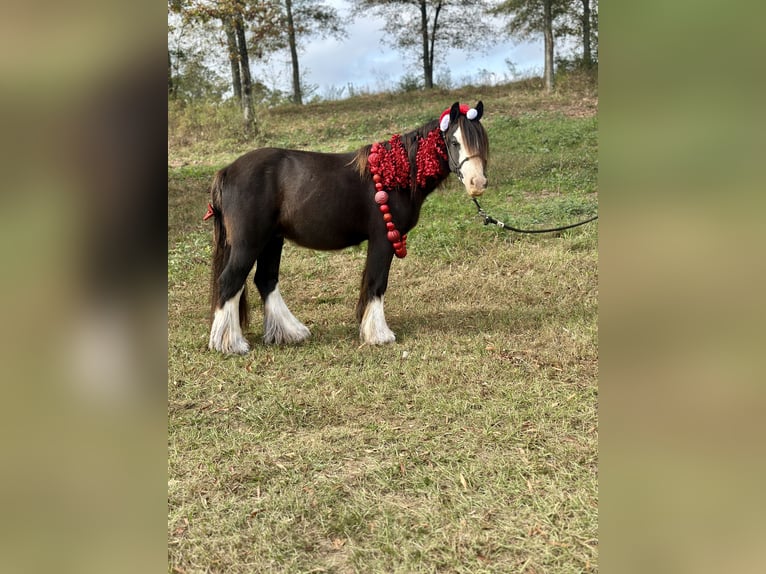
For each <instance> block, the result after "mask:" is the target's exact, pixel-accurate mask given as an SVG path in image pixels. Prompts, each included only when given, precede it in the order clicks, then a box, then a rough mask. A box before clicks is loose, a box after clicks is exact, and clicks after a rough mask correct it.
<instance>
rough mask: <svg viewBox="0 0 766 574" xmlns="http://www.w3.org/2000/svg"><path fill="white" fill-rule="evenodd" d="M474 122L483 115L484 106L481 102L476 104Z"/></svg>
mask: <svg viewBox="0 0 766 574" xmlns="http://www.w3.org/2000/svg"><path fill="white" fill-rule="evenodd" d="M475 109H476V121H477V122H478V121H479V120H480V119H481V116H482V115H483V114H484V104H483V103H482V101H481V100H479V103H478V104H476V108H475Z"/></svg>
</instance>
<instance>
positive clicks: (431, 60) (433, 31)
mask: <svg viewBox="0 0 766 574" xmlns="http://www.w3.org/2000/svg"><path fill="white" fill-rule="evenodd" d="M441 9H442V3H441V2H439V3H438V4H437V5H436V11H435V12H434V25H433V28H431V50H430V52H429V54H428V58H429V62H428V63H429V66H428V69H429V70H431V87H433V84H434V82H433V79H434V44H435V43H436V32H437V30H438V29H439V12H441Z"/></svg>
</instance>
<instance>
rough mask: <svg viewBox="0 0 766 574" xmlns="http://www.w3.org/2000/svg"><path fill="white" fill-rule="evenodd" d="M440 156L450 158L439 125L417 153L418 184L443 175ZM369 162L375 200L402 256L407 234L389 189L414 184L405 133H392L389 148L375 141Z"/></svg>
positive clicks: (405, 248) (392, 240) (405, 247)
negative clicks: (397, 220)
mask: <svg viewBox="0 0 766 574" xmlns="http://www.w3.org/2000/svg"><path fill="white" fill-rule="evenodd" d="M439 158H441V159H444V160H446V159H447V146H446V144H445V143H444V138H443V137H442V135H441V133H440V132H439V128H435V129H433V130H432V131H430V132H429V133H428V136H426V137H425V138H420V141H419V145H418V151H417V153H416V155H415V167H416V168H417V172H416V176H415V183H416V185H417V186H418V187H425V186H426V184H427V181H428V178H432V177H438V176H440V175H442V172H443V167H442V162H441V161H440V160H439ZM367 165H368V167H369V168H370V173H372V180H373V181H374V182H375V203H377V204H378V209H380V212H381V213H382V214H383V221H385V223H386V232H387V234H388V240H389V241H390V242H391V245H392V246H393V247H394V254H395V255H396V256H397V257H399V258H400V259H401V258H402V257H405V256H406V255H407V236H406V235H402V234H401V233H399V230H397V229H396V225H395V224H394V222H393V216H392V215H391V210H390V208H389V207H388V192H390V191H392V190H394V189H397V188H400V189H407V188H409V187H410V162H409V160H408V159H407V150H405V149H404V145H403V144H402V138H401V136H400V135H399V134H394V135H393V136H391V139H390V140H389V142H388V147H386V146H385V144H382V143H374V144H372V148H371V149H370V154H369V155H368V156H367Z"/></svg>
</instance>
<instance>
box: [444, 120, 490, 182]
mask: <svg viewBox="0 0 766 574" xmlns="http://www.w3.org/2000/svg"><path fill="white" fill-rule="evenodd" d="M442 138H444V145H445V146H446V148H447V157H448V158H449V159H448V162H449V170H450V171H451V172H452V173H454V174H455V175H456V176H457V178H458V179H459V180H460V181H461V182H462V181H463V172H462V171H460V169H461V168H462V167H463V164H464V163H465V162H467V161H468V160H469V159H473V158H475V157H479V158H480V157H481V156H480V155H479V154H475V155H469V156H468V157H465V158H463V161H461V162H460V163H458V161H457V160H456V159H454V158H453V157H452V152H451V151H450V145H449V142H448V141H447V132H442Z"/></svg>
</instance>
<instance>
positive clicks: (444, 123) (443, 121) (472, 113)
mask: <svg viewBox="0 0 766 574" xmlns="http://www.w3.org/2000/svg"><path fill="white" fill-rule="evenodd" d="M451 111H452V108H447V109H446V110H444V112H443V113H442V115H441V116H439V129H440V130H441V131H443V132H446V131H447V130H448V129H449V123H450V112H451ZM460 113H461V114H463V115H464V116H465V117H467V118H468V119H469V120H475V119H476V118H477V117H478V115H479V112H478V111H477V110H476V108H469V107H468V104H460Z"/></svg>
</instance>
